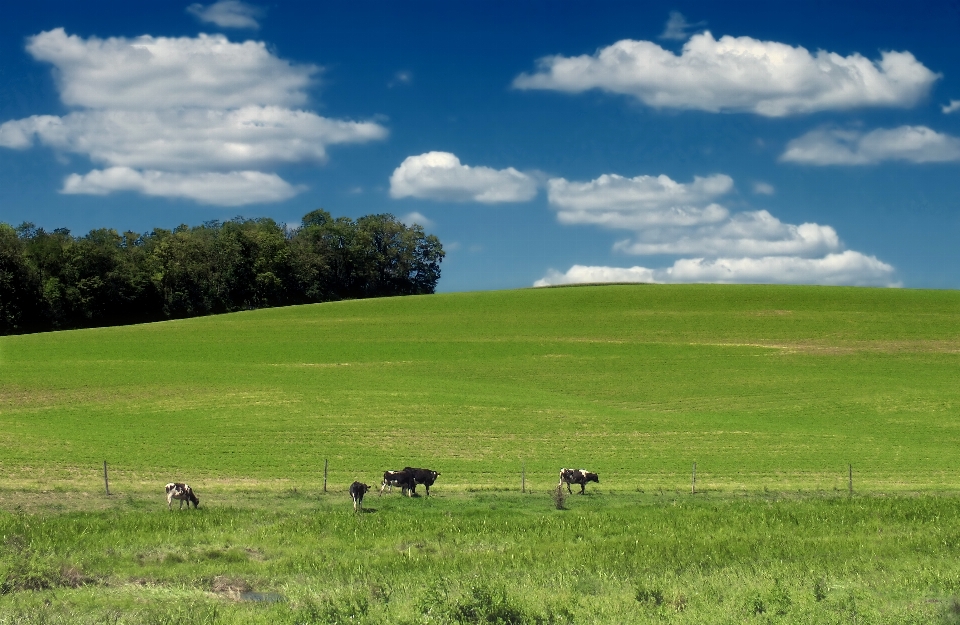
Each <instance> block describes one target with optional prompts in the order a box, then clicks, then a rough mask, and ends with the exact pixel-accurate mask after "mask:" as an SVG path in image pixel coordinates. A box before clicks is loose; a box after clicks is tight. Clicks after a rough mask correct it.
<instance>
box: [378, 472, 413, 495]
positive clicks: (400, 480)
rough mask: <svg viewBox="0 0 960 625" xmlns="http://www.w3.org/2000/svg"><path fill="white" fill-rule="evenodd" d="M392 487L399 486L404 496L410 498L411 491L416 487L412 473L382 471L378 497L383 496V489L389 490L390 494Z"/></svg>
mask: <svg viewBox="0 0 960 625" xmlns="http://www.w3.org/2000/svg"><path fill="white" fill-rule="evenodd" d="M394 486H399V487H400V490H401V492H402V493H403V494H404V495H410V496H411V497H412V496H413V490H414V489H415V488H416V487H417V482H416V480H415V479H414V475H413V473H411V472H409V471H407V470H403V471H384V472H383V483H382V484H381V485H380V495H383V490H384V489H385V488H389V489H390V492H393V487H394Z"/></svg>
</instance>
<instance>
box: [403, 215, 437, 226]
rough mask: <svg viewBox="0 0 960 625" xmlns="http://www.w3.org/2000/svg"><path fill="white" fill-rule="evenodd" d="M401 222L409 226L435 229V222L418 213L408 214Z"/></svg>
mask: <svg viewBox="0 0 960 625" xmlns="http://www.w3.org/2000/svg"><path fill="white" fill-rule="evenodd" d="M400 221H401V222H402V223H404V224H406V225H408V226H412V225H414V224H420V225H421V226H423V227H424V228H432V227H433V220H432V219H429V218H427V217H425V216H424V215H423V214H421V213H418V212H417V211H413V212H412V213H407V214H406V215H404V216H403V217H401V218H400Z"/></svg>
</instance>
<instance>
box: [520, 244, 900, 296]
mask: <svg viewBox="0 0 960 625" xmlns="http://www.w3.org/2000/svg"><path fill="white" fill-rule="evenodd" d="M894 271H895V270H894V268H893V267H892V266H890V265H888V264H887V263H884V262H882V261H880V260H878V259H877V258H876V257H874V256H865V255H863V254H861V253H859V252H854V251H849V250H848V251H845V252H841V253H837V254H827V255H826V256H824V257H823V258H801V257H797V256H769V257H761V258H717V259H713V260H705V259H703V258H687V259H680V260H678V261H676V262H675V263H674V264H673V265H672V266H670V267H665V268H660V269H648V268H646V267H630V268H619V267H589V266H584V265H574V266H573V267H571V268H570V269H569V270H567V272H566V273H560V272H559V271H555V270H551V271H549V272H548V273H547V275H546V276H544V277H543V278H541V279H540V280H537V281H536V282H534V284H533V286H537V287H541V286H552V285H557V284H584V283H597V282H647V283H663V284H671V283H691V282H709V283H722V284H744V283H746V284H823V285H852V286H884V287H898V286H902V285H901V284H900V283H899V282H896V281H894Z"/></svg>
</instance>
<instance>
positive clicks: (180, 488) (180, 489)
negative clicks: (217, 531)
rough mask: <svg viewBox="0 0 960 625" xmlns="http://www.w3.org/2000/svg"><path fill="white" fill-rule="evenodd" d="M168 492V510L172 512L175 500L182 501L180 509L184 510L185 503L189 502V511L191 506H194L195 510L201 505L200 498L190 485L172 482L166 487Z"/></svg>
mask: <svg viewBox="0 0 960 625" xmlns="http://www.w3.org/2000/svg"><path fill="white" fill-rule="evenodd" d="M165 488H166V490H167V509H168V510H170V509H171V506H172V505H173V500H174V499H179V500H180V509H181V510H183V502H184V501H186V502H187V510H189V509H190V504H191V503H192V504H193V507H194V509H196V508H197V506H199V505H200V498H199V497H197V496H196V494H194V492H193V489H192V488H190V485H189V484H184V483H183V482H170V483H169V484H167V485H166V487H165Z"/></svg>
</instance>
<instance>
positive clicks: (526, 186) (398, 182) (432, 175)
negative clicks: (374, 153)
mask: <svg viewBox="0 0 960 625" xmlns="http://www.w3.org/2000/svg"><path fill="white" fill-rule="evenodd" d="M536 194H537V183H536V180H534V179H533V178H532V177H530V176H528V175H527V174H524V173H521V172H519V171H517V170H516V169H514V168H513V167H508V168H506V169H492V168H490V167H471V166H469V165H463V164H461V163H460V159H458V158H457V157H456V156H455V155H453V154H451V153H449V152H427V153H425V154H420V155H418V156H408V157H407V158H406V159H404V161H403V162H402V163H400V166H399V167H397V168H396V169H395V170H394V171H393V174H392V175H391V176H390V196H391V197H394V198H403V197H416V198H424V199H430V200H446V201H455V202H481V203H484V204H497V203H501V202H525V201H527V200H529V199H531V198H533V196H535V195H536Z"/></svg>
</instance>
